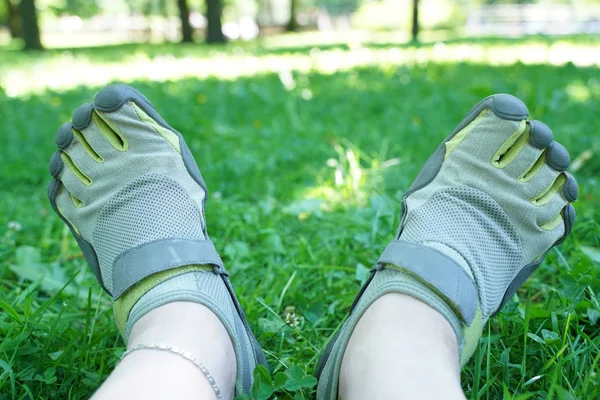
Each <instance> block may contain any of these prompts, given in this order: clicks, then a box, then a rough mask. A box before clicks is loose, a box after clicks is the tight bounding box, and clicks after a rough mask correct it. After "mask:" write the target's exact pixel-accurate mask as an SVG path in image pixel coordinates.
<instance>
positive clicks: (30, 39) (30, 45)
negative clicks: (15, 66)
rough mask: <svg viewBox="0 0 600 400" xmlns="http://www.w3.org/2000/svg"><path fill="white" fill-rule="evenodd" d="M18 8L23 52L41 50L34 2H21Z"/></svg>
mask: <svg viewBox="0 0 600 400" xmlns="http://www.w3.org/2000/svg"><path fill="white" fill-rule="evenodd" d="M19 6H20V7H19V13H20V14H21V28H22V34H23V41H24V42H25V50H42V48H43V47H42V42H41V41H40V28H39V25H38V16H37V9H36V8H35V2H34V0H21V3H20V4H19Z"/></svg>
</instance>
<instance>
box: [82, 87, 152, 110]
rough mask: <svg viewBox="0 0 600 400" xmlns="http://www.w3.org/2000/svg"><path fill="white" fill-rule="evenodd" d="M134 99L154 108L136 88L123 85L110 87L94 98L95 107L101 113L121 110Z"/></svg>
mask: <svg viewBox="0 0 600 400" xmlns="http://www.w3.org/2000/svg"><path fill="white" fill-rule="evenodd" d="M132 99H136V100H138V101H142V102H144V103H146V104H147V105H149V106H150V107H152V108H154V106H153V105H152V103H150V100H148V99H147V98H146V96H144V95H143V94H142V93H140V92H139V91H138V90H136V89H135V88H132V87H131V86H129V85H125V84H122V83H115V84H112V85H108V86H107V87H105V88H104V89H102V90H101V91H99V92H98V94H96V97H95V98H94V105H95V106H96V108H97V109H98V110H100V111H104V112H113V111H116V110H118V109H119V108H121V107H122V106H123V104H125V103H126V102H127V101H129V100H132Z"/></svg>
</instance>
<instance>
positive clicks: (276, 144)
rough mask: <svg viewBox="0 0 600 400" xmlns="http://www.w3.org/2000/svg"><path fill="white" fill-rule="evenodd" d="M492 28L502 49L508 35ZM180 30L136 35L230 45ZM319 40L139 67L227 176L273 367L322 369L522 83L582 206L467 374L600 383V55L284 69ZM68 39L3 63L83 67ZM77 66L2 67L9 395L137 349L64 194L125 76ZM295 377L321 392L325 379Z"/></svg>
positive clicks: (0, 228)
mask: <svg viewBox="0 0 600 400" xmlns="http://www.w3.org/2000/svg"><path fill="white" fill-rule="evenodd" d="M464 44H465V43H462V44H458V45H457V46H461V45H464ZM467 45H468V43H467ZM472 45H473V46H483V47H484V48H485V49H486V51H489V52H493V51H495V50H494V49H497V48H498V47H497V46H506V44H498V43H495V42H477V43H474V44H472ZM520 45H522V46H529V45H530V43H529V42H527V41H525V42H521V43H520ZM495 46H496V47H495ZM573 46H575V44H574V45H573ZM125 48H126V47H125ZM174 48H175V47H174V46H155V47H140V46H136V52H137V53H147V54H150V56H148V58H149V59H154V57H155V56H154V55H160V54H165V53H174V55H173V56H172V58H173V59H174V60H176V61H177V62H180V61H181V62H184V61H182V60H185V58H186V57H188V58H189V57H192V56H193V58H192V59H193V60H199V62H204V63H207V61H206V58H205V57H209V56H210V55H211V52H210V51H209V50H207V49H206V48H205V47H202V46H197V47H196V48H192V47H188V48H184V49H183V50H179V49H178V50H177V52H175V51H174V50H173V49H174ZM509 48H510V47H509ZM310 49H311V48H310V46H309V47H306V48H305V49H292V50H290V49H287V50H285V51H283V50H281V51H279V50H277V48H273V49H270V50H265V49H260V48H255V46H254V47H252V46H249V47H248V48H246V49H244V54H245V57H246V58H244V60H248V59H250V58H252V57H253V56H252V54H257V58H256V59H255V60H256V62H257V63H258V65H259V66H260V68H257V69H256V71H254V72H252V73H240V74H237V75H235V76H233V77H231V76H230V77H227V79H225V78H226V77H223V76H219V74H213V75H216V76H204V75H202V73H201V72H198V73H199V74H200V75H202V76H203V77H202V78H201V79H197V78H194V77H189V76H187V77H186V76H185V74H184V75H183V76H176V75H172V76H169V77H167V78H165V79H167V80H166V81H163V82H158V81H152V80H149V79H146V78H145V79H138V80H136V79H133V81H132V82H133V84H134V85H135V86H136V87H137V88H139V89H140V90H141V91H142V92H144V93H145V94H146V95H147V96H148V97H149V98H150V99H151V100H152V101H153V103H154V104H155V106H156V108H157V109H158V110H159V111H160V112H161V114H162V115H163V116H164V117H165V119H166V120H167V121H169V122H170V123H171V125H172V126H173V127H175V128H176V129H178V130H180V131H181V132H183V133H184V134H185V136H186V139H187V142H188V144H189V146H190V148H191V150H192V152H193V153H194V156H195V158H196V160H197V162H198V163H199V165H200V168H201V171H202V174H203V176H204V178H205V180H206V182H207V184H208V187H209V191H210V195H209V201H208V205H207V220H208V221H207V222H208V228H209V232H210V234H211V237H212V238H213V240H214V242H215V245H216V246H217V248H218V249H219V250H220V252H221V255H222V256H223V258H224V260H225V263H226V265H227V267H228V269H229V271H230V272H231V274H232V281H233V284H234V286H235V288H236V290H237V293H238V296H239V298H240V301H241V302H242V305H243V306H244V309H245V310H246V314H247V315H248V317H249V319H250V321H251V324H252V326H253V328H254V332H255V334H256V335H257V337H258V339H259V341H260V342H261V344H262V345H263V347H264V348H265V350H266V351H267V353H268V356H267V358H268V360H269V363H270V365H271V369H272V372H273V373H274V374H275V373H278V372H285V371H288V373H289V374H290V375H292V376H296V375H298V374H299V375H302V373H303V372H307V373H310V372H311V371H312V370H313V368H314V365H315V363H316V360H317V358H318V355H319V351H320V349H321V348H322V347H323V345H324V344H325V342H326V341H327V339H328V337H329V336H330V335H331V334H332V332H333V331H334V329H335V328H336V327H337V326H338V325H339V323H340V321H341V320H342V318H343V316H344V314H345V313H346V312H347V310H348V308H349V306H350V304H351V302H352V300H353V298H354V296H355V295H356V293H357V291H358V289H359V287H360V281H361V280H362V279H364V271H365V268H369V266H370V265H372V263H373V262H374V261H375V260H376V259H377V257H378V256H379V254H380V253H381V251H382V250H383V248H384V247H385V245H386V244H387V243H388V241H389V240H390V239H391V238H392V236H393V234H394V232H395V230H396V228H397V224H398V220H399V211H400V199H401V198H402V195H403V192H404V191H405V190H406V189H407V188H408V186H409V185H410V183H411V181H412V180H413V179H414V177H415V175H416V173H417V172H418V170H419V168H420V166H421V165H422V163H423V162H424V161H425V160H426V158H427V157H428V155H429V154H430V153H431V152H432V151H433V150H434V149H435V147H436V146H437V144H438V143H439V141H440V140H441V139H442V138H443V137H445V136H446V135H447V133H448V132H449V131H451V130H452V129H453V128H454V126H455V125H456V124H457V123H458V122H459V121H460V120H461V119H462V117H463V116H464V114H465V113H466V112H467V111H468V110H469V108H470V107H471V106H472V105H473V104H474V103H476V102H477V101H479V100H480V99H481V98H482V97H484V96H487V95H489V94H491V93H495V92H507V93H512V94H515V95H517V96H519V97H520V98H522V99H523V100H524V101H525V102H526V103H527V104H528V105H529V108H530V112H531V114H532V116H533V117H534V118H536V119H540V120H543V121H544V122H546V123H547V124H548V125H550V126H551V127H552V128H553V130H554V132H555V137H556V138H557V139H558V140H560V141H561V142H562V143H563V144H565V146H566V147H567V148H568V149H569V150H570V152H571V154H572V155H573V157H574V158H578V162H577V164H578V166H577V165H576V167H577V168H576V169H577V170H576V171H573V172H574V174H575V175H576V177H577V179H578V181H579V183H580V187H581V196H580V201H579V202H578V204H576V208H577V212H578V220H577V224H576V226H575V228H574V231H573V234H572V235H571V236H570V238H569V239H568V240H567V241H566V242H565V243H564V244H563V245H561V246H560V247H559V248H558V249H554V250H552V251H551V252H550V253H549V255H548V257H547V258H546V261H545V262H544V263H543V264H542V266H541V267H540V268H539V270H538V271H537V272H536V273H535V274H534V276H533V278H531V279H530V280H529V281H528V282H527V283H526V285H525V287H524V288H523V289H522V290H520V291H519V292H518V301H513V302H511V303H509V304H508V305H507V307H505V308H504V310H503V311H502V312H501V313H500V314H499V315H498V316H497V317H495V318H493V319H492V320H491V322H490V323H489V325H488V326H487V327H486V328H485V331H484V335H483V337H482V339H481V342H480V346H479V349H478V351H477V352H476V354H475V356H474V357H473V359H472V360H471V361H470V362H469V364H468V365H467V367H466V368H465V369H464V370H463V380H462V381H463V387H464V389H465V391H466V394H467V396H468V397H469V398H472V399H478V398H482V399H499V398H533V399H571V398H572V399H595V398H598V397H600V377H599V375H598V374H599V373H600V371H599V358H600V351H599V346H600V336H599V335H598V333H599V330H600V329H599V328H600V326H599V324H598V323H599V321H600V304H599V302H600V299H599V294H598V293H599V292H600V280H599V279H598V276H599V272H600V250H599V249H600V225H599V222H598V221H600V210H599V209H598V204H600V182H599V177H600V161H599V160H600V132H599V131H600V113H599V112H598V104H599V103H600V71H599V69H598V68H597V67H596V68H583V67H577V66H575V65H573V64H566V65H562V66H561V65H558V66H552V65H526V64H522V63H512V64H510V65H502V66H500V65H496V66H490V65H486V63H482V62H478V63H470V62H469V57H466V58H465V59H464V60H460V61H459V62H455V61H452V60H446V61H443V60H436V58H435V57H430V58H427V57H429V56H427V57H426V58H425V59H418V60H416V61H415V59H414V58H413V59H411V58H410V57H408V58H403V59H398V60H396V59H391V60H390V59H375V60H374V61H373V60H372V61H369V62H365V63H363V64H361V65H359V66H357V67H352V68H342V67H340V68H336V69H334V70H329V71H324V70H323V69H320V68H317V67H314V66H313V67H310V66H309V67H308V68H295V67H294V66H292V68H291V72H290V71H287V72H283V73H281V74H277V73H273V72H268V71H269V70H270V66H269V65H270V64H268V62H270V61H269V60H273V59H274V60H276V61H282V62H287V61H289V60H298V59H305V58H307V57H312V56H311V55H309V51H310ZM377 50H378V48H375V47H373V49H372V51H373V52H374V53H375V54H378V53H376V51H377ZM383 51H393V48H390V47H387V48H385V49H384V50H383ZM404 51H406V52H407V53H403V54H409V53H410V52H414V51H416V50H415V49H413V48H410V47H404ZM236 52H239V51H238V50H235V49H234V48H233V47H228V48H222V49H219V55H214V54H213V56H214V57H218V58H220V59H223V60H230V61H231V62H232V63H234V62H236V61H239V58H236V57H239V55H237V53H236ZM329 52H331V53H329ZM335 52H338V53H339V55H340V57H348V56H351V55H352V51H350V50H348V48H347V47H346V48H345V49H333V50H331V49H330V50H327V49H323V50H321V54H326V55H327V54H338V53H335ZM313 53H314V52H313ZM363 53H364V51H362V52H360V54H363ZM72 56H73V57H75V59H81V60H83V63H82V64H76V65H73V66H72V67H73V68H77V67H78V66H80V65H83V66H85V65H88V66H89V65H97V64H100V65H101V66H110V67H111V68H116V69H114V70H111V71H112V72H111V73H113V72H114V74H118V73H119V71H120V69H119V68H122V70H123V71H126V70H128V68H130V66H131V65H132V63H135V62H136V61H135V58H134V57H135V56H131V57H129V58H128V57H127V56H126V55H125V54H124V50H123V47H122V46H118V47H115V48H99V49H84V50H81V53H79V52H78V50H75V49H73V50H72ZM313 56H314V54H313ZM63 57H65V55H64V54H63V53H61V52H57V51H54V52H51V53H50V54H48V55H44V56H36V55H21V54H20V53H19V54H17V53H15V52H14V51H12V50H0V70H1V71H2V72H7V73H8V72H10V71H13V73H14V71H16V72H17V73H23V74H26V75H25V76H39V75H35V74H38V73H40V69H44V71H43V72H44V73H47V74H50V75H52V73H53V72H56V73H57V74H59V73H62V74H65V73H68V72H69V71H67V72H65V71H63V70H62V69H63V68H64V67H65V65H68V63H66V62H65V61H64V60H62V58H63ZM414 57H417V58H418V57H419V56H418V55H414ZM475 61H477V60H475ZM136 65H137V64H136ZM71 72H73V77H74V78H73V81H71V82H67V83H66V84H65V85H64V86H61V85H54V83H55V82H52V81H51V80H49V81H48V83H47V85H44V84H43V82H42V83H40V82H39V81H35V85H34V84H31V85H28V86H25V87H24V86H18V87H16V89H15V90H14V91H13V92H10V90H8V89H9V86H10V85H21V82H10V81H9V80H7V78H6V76H7V75H0V79H2V82H3V85H4V87H5V90H4V91H3V90H0V126H1V128H0V129H1V130H2V135H1V138H2V139H1V140H2V142H1V143H0V144H1V146H0V159H1V162H0V178H1V181H0V210H2V212H1V213H0V309H2V310H3V311H1V312H0V399H1V400H4V399H80V398H85V397H88V396H90V395H91V394H92V393H93V391H94V389H95V388H97V387H98V386H99V385H100V384H101V382H102V381H103V380H104V379H105V378H106V376H107V375H108V374H109V373H110V371H111V369H112V367H113V366H114V365H115V363H116V361H117V359H118V357H119V355H120V354H121V352H122V351H123V342H122V341H121V339H120V338H119V335H118V332H117V329H116V327H115V324H114V322H113V317H112V310H111V301H110V298H109V297H108V296H107V295H106V294H104V293H102V292H101V290H100V288H99V286H98V285H97V283H96V282H95V281H94V278H93V276H92V274H91V273H90V272H89V271H88V268H87V266H86V264H85V261H84V260H83V258H82V257H81V255H80V253H79V250H78V248H77V245H76V243H75V241H74V240H73V239H72V237H71V235H70V233H69V232H68V230H67V229H66V228H65V227H64V226H63V224H62V222H61V221H60V220H59V218H58V217H56V216H55V215H54V213H53V212H52V211H51V209H50V206H49V204H48V201H47V199H46V193H45V192H46V189H45V188H46V182H47V181H48V179H49V176H48V173H47V161H48V160H49V157H50V155H51V153H52V152H53V150H54V148H55V145H54V141H53V139H54V132H55V131H56V129H57V128H58V127H59V126H60V124H61V123H63V122H65V121H67V120H69V119H70V116H71V113H72V111H73V110H74V109H75V108H76V107H77V106H78V105H80V104H81V103H83V102H86V101H90V100H91V99H92V97H93V94H94V92H95V91H96V90H98V88H99V86H98V85H101V84H103V83H104V82H103V81H102V80H114V79H115V75H114V74H113V75H111V74H107V75H106V76H103V77H102V79H100V80H101V82H99V81H98V79H97V77H94V76H86V75H85V74H84V73H81V71H80V72H79V73H78V72H77V71H71ZM127 73H129V72H127ZM290 74H291V79H292V80H293V84H291V81H290V76H289V75H290ZM209 75H210V74H209ZM244 75H248V76H244ZM128 76H129V75H128ZM144 76H146V75H144ZM128 80H131V79H128ZM282 81H285V82H287V89H286V86H285V85H284V84H283V83H282ZM23 84H27V82H24V83H23ZM52 88H55V89H52ZM336 171H337V172H336ZM336 174H337V176H338V180H337V182H336V178H335V176H336ZM340 176H341V179H340V178H339V177H340ZM286 321H287V323H286ZM277 395H278V397H279V398H292V397H293V396H294V395H296V396H298V398H306V399H310V398H313V397H314V392H313V391H312V389H307V388H304V389H301V390H298V391H292V390H288V389H280V390H279V391H278V392H277ZM527 395H530V397H527Z"/></svg>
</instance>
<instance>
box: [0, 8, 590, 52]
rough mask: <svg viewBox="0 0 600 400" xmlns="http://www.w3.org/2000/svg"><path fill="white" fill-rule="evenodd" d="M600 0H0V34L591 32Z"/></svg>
mask: <svg viewBox="0 0 600 400" xmlns="http://www.w3.org/2000/svg"><path fill="white" fill-rule="evenodd" d="M598 4H599V3H598V0H459V1H452V0H0V41H2V40H4V41H6V40H7V39H10V38H14V39H18V41H17V42H15V43H23V44H24V47H25V48H26V49H34V48H35V49H39V48H41V45H42V43H45V44H47V46H48V47H69V46H82V45H85V46H93V45H102V44H116V43H125V42H159V41H169V42H176V41H181V42H193V41H194V40H197V41H199V40H202V39H203V40H204V41H205V42H206V43H223V42H225V41H226V40H227V39H230V40H239V39H242V40H250V39H253V38H255V37H256V36H257V35H259V34H260V35H264V36H268V35H272V34H279V33H283V32H285V31H290V32H291V31H298V30H317V29H318V30H320V31H325V32H327V31H343V30H349V29H353V30H365V31H370V32H372V31H377V32H388V31H389V32H398V33H401V35H402V36H403V37H404V38H405V40H407V41H408V40H411V39H412V40H413V41H417V40H431V37H432V36H431V34H432V33H434V34H435V35H436V36H435V37H436V39H435V40H438V39H437V38H443V37H460V36H464V35H479V36H493V35H500V36H502V35H504V36H519V35H524V34H548V33H550V34H554V32H556V33H558V34H565V33H577V32H580V29H581V27H587V28H586V29H588V30H587V31H586V32H587V33H593V32H600V28H597V27H598V26H600V12H595V13H594V12H592V13H591V14H590V13H588V12H587V11H588V8H589V7H591V8H594V9H596V10H598V9H600V7H599V6H598ZM36 6H37V8H36ZM527 7H529V8H527ZM532 7H533V8H532ZM526 8H527V9H526ZM22 10H24V11H25V14H23V12H22ZM38 16H39V24H40V25H38V24H37V21H38ZM594 29H596V30H595V31H594ZM40 30H41V33H42V35H41V36H42V39H43V40H40ZM423 38H425V39H423Z"/></svg>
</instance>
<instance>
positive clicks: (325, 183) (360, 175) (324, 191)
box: [288, 142, 400, 219]
mask: <svg viewBox="0 0 600 400" xmlns="http://www.w3.org/2000/svg"><path fill="white" fill-rule="evenodd" d="M334 150H335V152H336V153H337V157H335V158H333V157H332V158H330V159H328V160H327V167H326V168H325V171H324V172H323V173H322V174H321V175H319V176H318V177H317V178H316V182H317V184H316V185H315V186H312V187H309V188H306V189H305V190H304V191H303V192H302V194H301V196H300V197H301V200H300V201H299V202H295V203H293V204H292V205H291V206H289V207H288V211H289V212H290V213H292V214H293V213H295V214H298V217H299V218H300V219H302V218H305V217H306V216H308V215H309V214H310V213H311V211H316V210H323V211H331V210H334V209H337V208H347V207H363V206H365V204H367V202H368V201H369V199H370V198H371V197H372V196H374V195H376V194H377V193H379V191H380V190H381V189H380V188H381V187H382V179H383V174H382V173H383V170H384V169H386V168H390V167H393V166H396V165H398V164H400V159H399V158H392V159H389V160H384V161H382V160H380V159H378V158H372V157H369V156H367V155H366V154H364V153H363V152H361V151H360V150H359V149H357V148H356V147H355V146H352V144H351V143H349V142H347V143H344V144H339V143H336V144H335V145H334Z"/></svg>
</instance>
